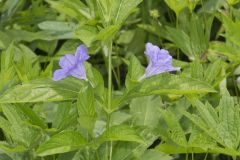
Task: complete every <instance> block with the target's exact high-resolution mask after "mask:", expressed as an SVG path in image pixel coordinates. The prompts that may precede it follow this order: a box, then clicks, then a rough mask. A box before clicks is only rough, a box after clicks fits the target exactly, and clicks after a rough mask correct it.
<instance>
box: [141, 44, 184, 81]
mask: <svg viewBox="0 0 240 160" xmlns="http://www.w3.org/2000/svg"><path fill="white" fill-rule="evenodd" d="M145 55H146V56H147V57H148V59H149V64H148V66H147V68H146V71H145V75H144V77H150V76H153V75H157V74H160V73H164V72H170V71H179V70H180V67H173V66H172V56H171V55H170V54H169V52H168V51H167V50H165V49H160V48H159V47H158V46H155V45H153V44H151V43H147V44H146V50H145Z"/></svg>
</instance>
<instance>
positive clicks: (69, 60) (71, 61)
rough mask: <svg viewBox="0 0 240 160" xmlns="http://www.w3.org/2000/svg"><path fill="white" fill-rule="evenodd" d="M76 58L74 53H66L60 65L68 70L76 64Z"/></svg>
mask: <svg viewBox="0 0 240 160" xmlns="http://www.w3.org/2000/svg"><path fill="white" fill-rule="evenodd" d="M76 62H77V61H76V58H75V57H74V55H72V54H66V55H65V56H63V57H62V58H61V59H60V61H59V66H60V67H62V69H64V70H66V71H68V70H70V69H71V68H72V67H73V66H74V65H75V64H76Z"/></svg>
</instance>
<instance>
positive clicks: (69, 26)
mask: <svg viewBox="0 0 240 160" xmlns="http://www.w3.org/2000/svg"><path fill="white" fill-rule="evenodd" d="M56 26H58V27H56ZM38 27H39V28H40V29H42V30H51V31H73V30H74V29H75V28H76V24H75V23H71V22H60V21H44V22H41V23H39V24H38Z"/></svg>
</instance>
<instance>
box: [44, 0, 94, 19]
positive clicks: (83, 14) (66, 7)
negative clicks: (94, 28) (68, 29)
mask: <svg viewBox="0 0 240 160" xmlns="http://www.w3.org/2000/svg"><path fill="white" fill-rule="evenodd" d="M46 1H47V2H48V3H49V4H50V5H51V7H52V8H54V9H56V10H57V11H58V12H59V13H64V14H66V15H68V16H70V17H73V18H75V19H77V20H79V21H80V20H85V19H90V18H91V15H90V13H89V9H88V7H87V6H86V5H85V4H84V3H83V2H81V1H78V0H71V1H68V0H62V1H54V0H46Z"/></svg>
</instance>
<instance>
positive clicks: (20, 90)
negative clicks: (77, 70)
mask: <svg viewBox="0 0 240 160" xmlns="http://www.w3.org/2000/svg"><path fill="white" fill-rule="evenodd" d="M82 82H83V81H81V80H79V79H74V78H67V79H64V80H61V81H58V82H54V81H52V80H37V81H33V82H29V83H24V84H22V85H17V86H15V87H13V88H12V89H9V90H7V91H6V92H5V93H4V94H3V95H2V96H1V98H0V103H27V102H53V101H65V100H74V99H77V95H78V92H79V90H80V89H81V87H83V83H82Z"/></svg>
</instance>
